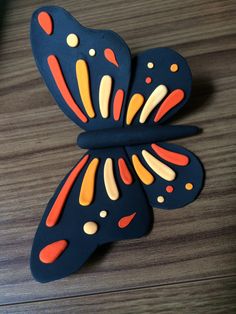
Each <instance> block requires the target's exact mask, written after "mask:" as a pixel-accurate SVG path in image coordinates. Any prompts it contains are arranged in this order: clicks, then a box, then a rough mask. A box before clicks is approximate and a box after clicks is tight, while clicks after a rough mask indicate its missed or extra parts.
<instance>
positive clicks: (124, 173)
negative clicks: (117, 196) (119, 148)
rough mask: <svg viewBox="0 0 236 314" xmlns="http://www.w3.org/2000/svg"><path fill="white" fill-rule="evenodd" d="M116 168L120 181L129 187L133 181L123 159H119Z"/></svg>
mask: <svg viewBox="0 0 236 314" xmlns="http://www.w3.org/2000/svg"><path fill="white" fill-rule="evenodd" d="M118 167H119V172H120V177H121V179H122V181H123V182H124V183H125V184H127V185H130V184H131V183H132V182H133V179H132V176H131V174H130V171H129V169H128V166H127V164H126V162H125V160H124V159H123V158H119V160H118Z"/></svg>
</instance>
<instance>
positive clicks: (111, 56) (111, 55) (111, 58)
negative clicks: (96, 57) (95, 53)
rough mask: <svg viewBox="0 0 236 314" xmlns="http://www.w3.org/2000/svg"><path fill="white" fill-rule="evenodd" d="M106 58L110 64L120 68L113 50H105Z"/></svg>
mask: <svg viewBox="0 0 236 314" xmlns="http://www.w3.org/2000/svg"><path fill="white" fill-rule="evenodd" d="M104 56H105V58H106V59H107V60H108V61H109V62H111V63H112V64H114V65H115V66H117V67H119V64H118V62H117V60H116V56H115V54H114V51H113V50H111V49H110V48H106V49H105V50H104Z"/></svg>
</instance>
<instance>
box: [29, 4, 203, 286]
mask: <svg viewBox="0 0 236 314" xmlns="http://www.w3.org/2000/svg"><path fill="white" fill-rule="evenodd" d="M31 43H32V50H33V53H34V57H35V60H36V63H37V66H38V69H39V71H40V73H41V74H42V76H43V78H44V81H45V83H46V85H47V86H48V88H49V90H50V91H51V93H52V95H53V96H54V98H55V100H56V102H57V104H58V105H59V106H60V108H61V109H62V110H63V112H64V113H65V114H66V115H67V116H68V117H69V118H70V119H71V120H72V121H74V122H75V123H76V124H77V125H78V126H80V127H81V128H83V129H84V130H85V132H83V133H81V134H80V135H79V137H78V145H79V146H80V147H82V148H87V149H88V151H87V152H86V153H85V155H84V156H83V157H82V158H81V160H80V161H79V162H78V163H77V164H76V165H75V166H74V168H73V169H72V170H71V171H70V172H69V173H68V174H67V175H66V177H65V178H64V179H63V181H62V182H61V183H60V185H59V186H58V188H57V190H56V191H55V194H54V195H53V197H52V199H51V200H50V201H49V203H48V205H47V208H46V210H45V213H44V215H43V217H42V220H41V222H40V225H39V227H38V230H37V232H36V235H35V239H34V242H33V248H32V253H31V270H32V274H33V276H34V277H35V279H36V280H38V281H40V282H48V281H52V280H56V279H59V278H62V277H65V276H67V275H69V274H71V273H73V272H75V271H77V270H78V269H79V268H80V267H81V266H82V265H83V264H84V263H85V262H86V260H87V259H88V258H89V257H90V256H91V255H92V254H93V252H94V251H95V250H96V248H97V247H98V246H101V245H103V244H105V243H110V242H113V241H117V240H122V239H129V238H137V237H141V236H143V235H145V234H147V233H148V232H149V231H150V229H151V227H152V222H153V212H152V207H158V208H163V209H174V208H178V207H182V206H185V205H186V204H188V203H190V202H192V201H193V200H194V199H195V198H196V197H197V195H198V194H199V192H200V190H201V188H202V185H203V178H204V171H203V168H202V165H201V163H200V161H199V160H198V158H197V157H196V156H195V155H194V154H192V153H191V152H189V151H188V150H186V149H184V148H182V147H180V146H178V145H174V144H169V143H166V141H167V140H173V139H177V138H181V137H185V136H191V135H194V134H196V133H197V132H198V128H197V127H194V126H170V125H163V123H164V122H166V121H167V120H168V119H170V118H171V117H172V116H173V115H174V114H175V113H176V112H177V111H178V110H179V109H180V108H182V107H183V106H184V104H185V103H186V102H187V100H188V98H189V96H190V91H191V84H192V77H191V72H190V69H189V67H188V65H187V62H186V61H185V59H184V58H183V57H182V56H180V55H179V54H178V53H176V52H175V51H173V50H171V49H167V48H156V49H151V50H148V51H146V52H144V53H141V54H139V55H137V56H136V57H135V58H134V59H133V60H132V59H131V54H130V50H129V48H128V46H127V45H126V43H125V42H124V41H123V40H122V39H121V38H120V37H119V36H118V35H117V34H116V33H114V32H112V31H107V30H105V31H103V30H93V29H89V28H85V27H83V26H82V25H80V24H79V23H78V21H76V20H75V19H74V18H73V17H72V16H71V15H70V14H69V13H68V12H66V11H65V10H64V9H62V8H59V7H54V6H48V7H42V8H40V9H38V10H36V11H35V12H34V14H33V16H32V22H31Z"/></svg>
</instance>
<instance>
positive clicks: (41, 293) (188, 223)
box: [0, 0, 236, 313]
mask: <svg viewBox="0 0 236 314" xmlns="http://www.w3.org/2000/svg"><path fill="white" fill-rule="evenodd" d="M46 4H54V5H60V6H64V7H65V8H66V9H67V10H69V11H70V12H71V13H72V14H73V15H74V16H75V17H76V18H78V19H79V20H80V22H81V23H82V24H84V25H85V26H87V27H92V28H101V29H104V28H106V29H112V30H113V31H115V32H118V33H119V34H120V35H121V36H122V37H123V38H124V39H125V40H126V41H127V43H128V45H129V46H130V48H131V51H132V53H134V54H135V53H137V52H140V51H143V50H146V49H148V48H152V47H158V46H159V47H160V46H163V47H164V46H165V47H171V48H173V49H175V50H177V51H178V52H180V53H181V54H182V55H183V56H185V57H186V58H187V60H188V62H189V64H190V66H191V69H192V73H193V78H194V82H193V95H192V98H191V100H190V101H189V104H188V106H186V108H185V109H184V110H183V111H182V112H181V113H180V114H178V115H177V116H176V118H175V120H174V122H175V123H176V124H194V125H197V126H199V127H201V128H202V129H203V132H202V134H200V135H198V136H195V137H193V138H188V139H182V140H179V141H176V142H178V143H179V144H181V145H183V146H185V147H186V148H188V149H190V150H191V151H193V152H194V153H196V154H197V155H198V156H199V157H200V158H201V160H202V162H203V164H204V167H205V169H206V182H205V187H204V189H203V191H202V193H201V195H200V197H199V198H198V199H197V200H196V201H195V202H194V203H192V204H191V205H188V206H187V207H185V208H182V209H178V210H175V211H163V210H160V209H154V216H155V223H154V226H153V230H152V232H151V233H150V234H149V235H148V236H146V237H144V238H141V239H136V240H130V241H121V242H118V243H114V244H111V245H109V246H105V247H103V248H101V249H100V250H99V251H98V252H96V253H95V254H94V255H93V257H92V258H91V259H90V261H89V262H88V263H87V264H86V265H85V266H84V267H83V268H82V269H81V270H80V271H79V272H78V273H76V274H73V275H71V276H69V277H67V278H64V279H62V280H59V281H57V282H52V283H48V284H40V283H37V282H35V281H34V280H33V278H32V276H31V274H30V270H29V255H30V250H31V244H32V239H33V237H34V233H35V231H36V228H37V225H38V223H39V221H40V219H41V216H42V214H43V211H44V209H45V206H46V204H47V202H48V200H49V198H50V197H51V195H52V193H53V191H54V190H55V188H56V186H57V184H58V183H59V182H60V180H61V179H62V178H63V176H64V175H65V174H66V173H67V172H68V170H69V169H70V168H71V167H72V166H73V165H74V164H75V163H76V162H77V160H78V159H79V158H80V156H81V155H82V154H83V151H82V150H81V149H79V148H78V147H77V146H76V138H77V135H78V133H79V132H81V130H80V129H78V127H77V126H75V125H74V124H73V123H72V122H70V121H69V120H68V119H67V118H66V117H65V116H64V114H63V113H62V112H61V111H60V110H59V108H58V107H57V106H56V105H55V102H54V100H53V98H52V97H51V96H50V94H49V92H48V90H47V88H46V86H45V85H44V83H43V82H42V79H41V77H40V75H39V72H38V70H37V69H36V66H35V63H34V60H33V57H32V53H31V48H30V42H29V21H30V17H31V14H32V11H33V10H34V9H36V8H37V7H39V6H42V5H46ZM235 12H236V3H235V1H233V0H231V1H223V0H221V1H220V0H219V1H216V0H215V1H202V0H199V1H191V0H189V1H187V0H184V1H177V0H167V1H160V0H145V1H144V0H129V1H124V0H116V1H115V0H97V1H88V0H80V1H75V0H73V1H72V0H71V1H62V0H58V1H50V2H49V1H39V0H35V1H29V0H24V1H23V0H18V1H2V2H1V12H0V27H1V28H0V161H1V162H0V208H1V212H0V313H18V312H19V313H21V312H22V313H23V312H29V313H57V312H59V313H65V312H67V311H68V312H70V313H111V312H114V313H235V312H236V298H235V292H236V277H235V276H236V263H235V262H236V217H235V216H236V210H235V209H236V208H235V207H236V206H235V204H236V197H235V185H236V167H235V166H236V149H235V147H236V145H235V144H236V141H235V139H236V126H235V124H236V123H235V122H236V121H235V116H236V110H235V106H236V104H235V100H236V89H235V84H236V36H235V34H236V26H235V20H236V19H235Z"/></svg>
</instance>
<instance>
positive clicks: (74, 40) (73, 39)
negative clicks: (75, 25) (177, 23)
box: [66, 34, 79, 48]
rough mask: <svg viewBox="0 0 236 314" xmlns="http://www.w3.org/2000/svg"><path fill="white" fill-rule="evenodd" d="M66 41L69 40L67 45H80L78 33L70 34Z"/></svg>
mask: <svg viewBox="0 0 236 314" xmlns="http://www.w3.org/2000/svg"><path fill="white" fill-rule="evenodd" d="M66 42H67V45H68V46H70V47H72V48H74V47H76V46H78V44H79V38H78V36H77V35H75V34H69V35H68V36H67V37H66Z"/></svg>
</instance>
